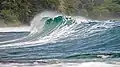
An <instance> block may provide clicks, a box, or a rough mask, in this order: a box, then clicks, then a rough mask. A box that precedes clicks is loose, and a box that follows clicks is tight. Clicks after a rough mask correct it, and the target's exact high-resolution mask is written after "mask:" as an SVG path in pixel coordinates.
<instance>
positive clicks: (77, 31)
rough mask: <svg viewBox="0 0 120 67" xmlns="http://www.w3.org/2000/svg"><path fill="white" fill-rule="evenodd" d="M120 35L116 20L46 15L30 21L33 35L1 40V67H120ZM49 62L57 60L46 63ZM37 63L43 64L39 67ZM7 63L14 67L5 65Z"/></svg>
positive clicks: (28, 33)
mask: <svg viewBox="0 0 120 67" xmlns="http://www.w3.org/2000/svg"><path fill="white" fill-rule="evenodd" d="M119 33H120V21H117V20H106V21H98V20H91V19H87V18H84V17H81V16H66V15H62V14H58V13H56V12H43V13H41V14H39V15H37V16H36V17H35V18H34V19H33V20H32V21H31V31H30V32H23V33H14V34H15V35H16V37H14V38H12V37H13V36H12V35H13V34H11V33H9V34H11V36H8V34H7V33H6V35H5V36H8V37H9V38H11V40H10V39H9V38H7V37H5V36H2V35H1V36H0V37H4V39H3V40H0V61H1V64H0V65H1V66H3V67H9V66H11V67H12V66H20V67H30V66H31V67H32V66H33V67H58V66H60V67H119V66H120V65H119V61H120V49H119V48H120V34H119ZM23 35H24V36H23ZM49 59H53V60H54V59H57V60H55V61H54V62H53V61H47V60H49ZM73 59H75V61H73ZM37 60H41V61H40V64H39V62H38V61H37ZM61 60H64V61H65V60H67V61H66V62H63V61H61ZM68 60H70V61H68ZM46 61H47V62H46ZM6 62H7V63H13V64H9V65H6V64H5V63H6ZM31 62H32V63H31ZM50 62H53V63H50ZM57 62H59V63H57ZM34 63H37V64H34ZM44 63H45V64H44ZM26 64H27V65H26ZM41 64H43V65H41ZM93 65H94V66H93Z"/></svg>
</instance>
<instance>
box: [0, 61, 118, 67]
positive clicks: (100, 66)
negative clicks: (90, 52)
mask: <svg viewBox="0 0 120 67" xmlns="http://www.w3.org/2000/svg"><path fill="white" fill-rule="evenodd" d="M0 67H120V65H116V64H107V63H104V62H85V63H58V64H38V63H35V64H22V63H21V64H19V63H10V64H0Z"/></svg>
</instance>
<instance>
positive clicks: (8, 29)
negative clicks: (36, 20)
mask: <svg viewBox="0 0 120 67" xmlns="http://www.w3.org/2000/svg"><path fill="white" fill-rule="evenodd" d="M29 31H30V27H29V26H21V27H4V28H0V32H29Z"/></svg>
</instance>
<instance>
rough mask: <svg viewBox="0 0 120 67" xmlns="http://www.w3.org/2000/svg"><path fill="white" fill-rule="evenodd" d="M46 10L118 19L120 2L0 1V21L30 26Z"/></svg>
mask: <svg viewBox="0 0 120 67" xmlns="http://www.w3.org/2000/svg"><path fill="white" fill-rule="evenodd" d="M45 10H54V11H57V12H61V13H64V14H67V15H82V16H85V17H90V18H95V19H99V18H105V17H109V18H110V17H111V18H112V17H115V18H118V17H120V0H104V1H102V0H0V19H4V20H5V23H6V24H7V23H17V24H18V25H20V24H29V21H30V20H31V19H32V18H33V17H34V16H35V15H36V14H38V13H40V12H42V11H45Z"/></svg>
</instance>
